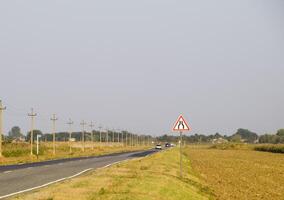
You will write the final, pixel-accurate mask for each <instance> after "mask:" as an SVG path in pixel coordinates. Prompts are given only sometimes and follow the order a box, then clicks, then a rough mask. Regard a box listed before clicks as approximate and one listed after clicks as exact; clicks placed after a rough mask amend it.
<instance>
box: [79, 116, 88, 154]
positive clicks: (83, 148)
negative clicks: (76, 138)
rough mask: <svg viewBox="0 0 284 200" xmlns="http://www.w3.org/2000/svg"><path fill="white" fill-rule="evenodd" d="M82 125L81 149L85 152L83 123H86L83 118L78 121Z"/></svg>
mask: <svg viewBox="0 0 284 200" xmlns="http://www.w3.org/2000/svg"><path fill="white" fill-rule="evenodd" d="M80 124H81V126H82V144H83V147H82V150H83V152H85V125H86V124H87V123H86V122H85V121H84V120H83V121H82V122H81V123H80Z"/></svg>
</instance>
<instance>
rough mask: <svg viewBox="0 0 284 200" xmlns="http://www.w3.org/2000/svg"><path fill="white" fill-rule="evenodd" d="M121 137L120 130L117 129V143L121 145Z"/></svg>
mask: <svg viewBox="0 0 284 200" xmlns="http://www.w3.org/2000/svg"><path fill="white" fill-rule="evenodd" d="M119 135H120V130H119V129H117V142H118V143H119Z"/></svg>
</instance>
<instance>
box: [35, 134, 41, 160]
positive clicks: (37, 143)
mask: <svg viewBox="0 0 284 200" xmlns="http://www.w3.org/2000/svg"><path fill="white" fill-rule="evenodd" d="M40 137H41V135H39V134H37V135H36V157H37V159H38V154H39V138H40Z"/></svg>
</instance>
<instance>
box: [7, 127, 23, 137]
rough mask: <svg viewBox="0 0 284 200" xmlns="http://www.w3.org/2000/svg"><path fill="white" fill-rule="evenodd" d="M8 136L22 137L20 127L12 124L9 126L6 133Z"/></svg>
mask: <svg viewBox="0 0 284 200" xmlns="http://www.w3.org/2000/svg"><path fill="white" fill-rule="evenodd" d="M8 136H9V137H10V138H11V139H15V138H19V137H23V134H22V133H21V129H20V127H18V126H14V127H12V128H11V130H10V131H9V133H8Z"/></svg>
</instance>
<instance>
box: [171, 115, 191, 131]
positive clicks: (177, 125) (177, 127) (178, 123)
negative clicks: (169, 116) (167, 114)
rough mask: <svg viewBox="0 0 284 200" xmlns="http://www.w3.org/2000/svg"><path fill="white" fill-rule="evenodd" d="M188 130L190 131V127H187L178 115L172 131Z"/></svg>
mask: <svg viewBox="0 0 284 200" xmlns="http://www.w3.org/2000/svg"><path fill="white" fill-rule="evenodd" d="M189 130H191V128H190V126H188V124H187V122H186V121H185V119H184V118H183V116H182V115H180V116H179V118H178V119H177V121H176V123H175V125H174V127H173V131H189Z"/></svg>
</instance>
